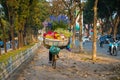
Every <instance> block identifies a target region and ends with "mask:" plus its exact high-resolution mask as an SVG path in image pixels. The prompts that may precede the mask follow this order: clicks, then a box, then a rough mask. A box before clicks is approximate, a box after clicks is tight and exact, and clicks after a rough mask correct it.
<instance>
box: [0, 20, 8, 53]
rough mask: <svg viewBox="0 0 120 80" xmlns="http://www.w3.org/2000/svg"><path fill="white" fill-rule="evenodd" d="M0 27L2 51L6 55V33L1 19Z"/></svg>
mask: <svg viewBox="0 0 120 80" xmlns="http://www.w3.org/2000/svg"><path fill="white" fill-rule="evenodd" d="M0 27H1V29H2V34H3V36H2V37H3V42H4V51H5V53H7V48H6V37H5V36H6V33H5V28H4V27H5V26H4V25H3V22H2V19H1V18H0Z"/></svg>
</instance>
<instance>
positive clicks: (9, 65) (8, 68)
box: [0, 43, 41, 80]
mask: <svg viewBox="0 0 120 80" xmlns="http://www.w3.org/2000/svg"><path fill="white" fill-rule="evenodd" d="M40 45H41V43H37V44H35V45H34V46H33V47H31V48H29V49H27V50H26V51H24V52H21V53H20V54H17V55H16V56H14V57H12V56H11V57H9V59H8V60H6V61H5V62H1V63H0V80H6V79H7V78H8V77H9V76H10V74H11V73H13V72H14V71H15V70H16V69H17V68H18V67H19V66H20V65H21V64H22V63H23V62H25V61H26V60H28V59H31V58H32V57H33V56H34V51H35V50H36V49H38V47H39V46H40Z"/></svg>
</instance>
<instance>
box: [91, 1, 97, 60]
mask: <svg viewBox="0 0 120 80" xmlns="http://www.w3.org/2000/svg"><path fill="white" fill-rule="evenodd" d="M97 4H98V0H95V3H94V25H93V55H92V60H96V52H97V47H96V38H97V36H96V35H97V32H96V23H97Z"/></svg>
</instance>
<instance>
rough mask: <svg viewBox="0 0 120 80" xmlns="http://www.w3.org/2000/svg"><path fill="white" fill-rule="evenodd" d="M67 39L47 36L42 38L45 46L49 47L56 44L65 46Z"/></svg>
mask: <svg viewBox="0 0 120 80" xmlns="http://www.w3.org/2000/svg"><path fill="white" fill-rule="evenodd" d="M68 42H69V39H68V38H67V39H65V40H57V39H49V38H44V39H43V43H44V45H45V46H46V47H47V48H50V47H51V46H52V45H54V46H57V47H60V48H61V47H66V46H67V45H68Z"/></svg>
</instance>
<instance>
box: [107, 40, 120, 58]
mask: <svg viewBox="0 0 120 80" xmlns="http://www.w3.org/2000/svg"><path fill="white" fill-rule="evenodd" d="M117 52H118V43H117V42H113V43H109V53H110V55H114V56H117Z"/></svg>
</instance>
